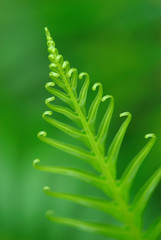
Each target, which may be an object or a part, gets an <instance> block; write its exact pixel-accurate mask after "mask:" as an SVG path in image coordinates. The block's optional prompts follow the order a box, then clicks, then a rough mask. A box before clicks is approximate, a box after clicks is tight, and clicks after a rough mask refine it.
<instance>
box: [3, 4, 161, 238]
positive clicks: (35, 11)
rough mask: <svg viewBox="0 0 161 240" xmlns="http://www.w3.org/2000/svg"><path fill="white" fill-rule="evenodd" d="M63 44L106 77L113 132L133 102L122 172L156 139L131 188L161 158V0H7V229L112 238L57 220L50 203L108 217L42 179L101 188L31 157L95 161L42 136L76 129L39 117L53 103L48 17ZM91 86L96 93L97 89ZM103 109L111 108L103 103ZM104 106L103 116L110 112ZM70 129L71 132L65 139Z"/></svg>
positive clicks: (95, 75)
mask: <svg viewBox="0 0 161 240" xmlns="http://www.w3.org/2000/svg"><path fill="white" fill-rule="evenodd" d="M45 26H47V27H48V28H49V29H50V31H51V33H52V35H53V37H54V40H55V41H56V43H57V47H58V49H59V51H60V52H61V53H62V54H63V55H64V58H65V59H68V60H69V61H70V63H71V66H73V67H76V68H78V70H79V72H81V71H86V72H88V73H89V74H90V77H91V86H92V84H93V83H94V82H96V81H101V82H102V83H103V85H104V93H105V94H112V95H113V96H114V97H115V112H114V115H113V119H112V123H111V130H110V133H109V140H111V139H112V137H113V136H114V134H115V133H116V131H117V129H118V127H119V126H120V124H121V123H122V120H121V119H120V118H119V113H121V112H123V111H130V112H131V113H132V115H133V119H132V122H131V124H130V126H129V128H128V132H127V134H126V137H125V139H124V142H123V145H122V148H121V152H120V157H119V163H118V174H119V176H120V174H121V173H122V171H123V169H124V168H125V166H126V165H127V163H128V162H129V161H130V160H131V159H132V158H133V157H134V156H135V155H136V153H137V152H138V151H139V150H140V149H141V148H142V147H143V146H144V145H145V143H146V140H145V139H144V135H145V134H146V133H150V132H154V133H156V135H157V142H156V144H155V147H154V148H153V150H152V152H151V153H150V154H149V156H148V158H147V159H146V161H145V162H144V164H143V165H142V167H141V169H140V171H139V173H138V175H137V180H136V181H135V185H134V187H133V188H132V194H135V193H136V192H137V190H138V189H139V187H140V186H141V185H142V184H143V182H144V181H145V180H146V179H147V178H148V176H150V175H151V174H152V173H153V171H154V170H155V169H157V167H158V166H160V163H161V157H160V156H161V147H160V146H161V70H160V69H161V2H160V1H159V0H135V1H129V0H123V1H119V0H113V1H109V0H99V1H95V0H77V1H74V0H73V1H71V0H68V1H65V0H53V1H42V0H39V1H31V0H29V1H18V0H14V1H13V0H1V3H0V27H1V37H0V55H1V64H0V68H1V71H0V111H1V112H0V146H1V147H0V189H1V191H0V239H1V240H15V239H16V240H19V239H21V240H27V239H31V240H32V239H33V240H40V239H42V240H43V239H45V240H51V239H61V240H65V239H67V238H69V239H70V240H76V239H77V240H82V239H88V240H98V239H99V240H104V239H105V238H104V237H102V236H98V235H96V236H95V235H92V234H90V233H86V232H81V231H78V230H75V229H72V228H68V227H66V226H60V225H58V224H54V223H52V222H49V221H48V220H47V219H46V218H45V217H44V214H45V211H46V210H48V209H53V210H55V212H56V214H57V215H60V216H69V217H72V216H73V217H75V218H82V219H84V218H85V219H89V220H93V221H102V222H103V221H107V222H108V221H109V219H108V218H107V217H106V216H105V215H104V214H102V213H99V212H96V211H93V210H88V209H86V208H83V207H80V206H77V205H75V204H71V203H69V202H66V201H63V200H58V199H53V198H51V197H48V196H46V195H45V194H44V193H43V191H42V187H43V186H45V185H50V186H51V188H52V189H54V190H56V191H67V192H71V193H80V194H89V193H91V194H93V193H94V194H95V195H99V194H100V193H99V192H98V191H96V190H95V189H93V188H90V186H88V185H85V184H83V183H81V182H79V181H76V180H73V179H67V178H64V177H62V176H57V175H52V174H47V173H42V172H39V171H36V170H35V169H33V167H32V161H33V160H34V159H35V158H37V157H38V158H40V159H41V163H42V164H50V165H52V164H53V165H66V166H67V165H68V166H77V167H78V168H79V167H80V168H88V166H87V165H86V164H84V163H83V162H81V161H80V160H78V159H75V158H74V157H71V156H69V155H67V154H64V153H62V152H60V151H58V150H56V149H54V148H51V147H50V146H47V145H45V144H43V143H41V142H40V141H39V140H38V139H37V138H36V135H37V132H38V131H40V130H46V131H47V132H49V131H50V136H55V137H56V138H63V140H66V139H67V141H68V139H69V138H68V137H66V136H64V135H63V134H62V133H60V132H59V131H57V130H56V129H54V128H51V127H50V126H48V124H47V123H45V122H44V121H43V120H42V119H41V114H42V112H43V111H44V110H46V107H45V104H44V100H45V98H47V97H49V96H50V94H49V93H47V92H46V90H45V89H44V85H45V83H46V82H47V81H49V77H48V73H49V70H48V58H47V48H46V40H45V36H44V27H45ZM92 97H93V95H92V94H91V95H90V98H92ZM102 114H103V112H102ZM102 114H101V116H102ZM64 138H65V139H64ZM160 189H161V184H160V185H159V186H158V188H157V189H156V191H155V193H154V194H153V197H152V198H151V200H150V202H149V204H148V207H147V209H146V212H145V215H144V219H145V226H148V225H149V224H150V223H151V221H152V220H153V219H154V218H155V217H156V216H157V215H158V214H159V213H161V205H160V201H161V191H160Z"/></svg>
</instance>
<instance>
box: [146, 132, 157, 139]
mask: <svg viewBox="0 0 161 240" xmlns="http://www.w3.org/2000/svg"><path fill="white" fill-rule="evenodd" d="M145 138H156V135H155V134H154V133H148V134H146V135H145Z"/></svg>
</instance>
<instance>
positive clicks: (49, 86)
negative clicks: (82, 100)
mask: <svg viewBox="0 0 161 240" xmlns="http://www.w3.org/2000/svg"><path fill="white" fill-rule="evenodd" d="M54 86H55V83H54V82H48V83H46V85H45V88H46V90H47V91H48V92H50V93H51V94H53V95H54V96H56V97H58V98H59V99H61V100H62V101H63V102H65V103H66V104H68V105H69V106H71V107H73V104H72V102H71V100H70V98H69V97H68V96H67V95H66V94H65V93H63V92H61V91H59V90H57V89H55V88H53V87H54Z"/></svg>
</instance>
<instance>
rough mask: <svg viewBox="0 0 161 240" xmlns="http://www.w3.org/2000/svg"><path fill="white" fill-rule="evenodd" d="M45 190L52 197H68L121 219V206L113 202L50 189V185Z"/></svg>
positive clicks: (67, 198)
mask: <svg viewBox="0 0 161 240" xmlns="http://www.w3.org/2000/svg"><path fill="white" fill-rule="evenodd" d="M44 192H45V193H46V194H47V195H49V196H52V197H56V198H62V199H66V200H69V201H72V202H74V203H77V204H80V205H83V206H86V207H91V208H95V209H97V210H101V211H104V212H105V213H108V214H110V215H111V216H114V217H115V218H117V219H118V220H120V216H119V214H118V211H119V207H118V206H117V205H116V204H115V203H113V202H110V201H106V200H104V199H98V198H92V197H85V196H80V195H74V194H69V193H58V192H53V191H51V190H50V187H47V186H46V187H44Z"/></svg>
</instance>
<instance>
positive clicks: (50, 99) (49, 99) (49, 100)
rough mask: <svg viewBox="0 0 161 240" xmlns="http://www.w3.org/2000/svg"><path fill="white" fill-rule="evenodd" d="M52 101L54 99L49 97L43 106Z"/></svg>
mask: <svg viewBox="0 0 161 240" xmlns="http://www.w3.org/2000/svg"><path fill="white" fill-rule="evenodd" d="M54 100H55V97H49V98H47V99H45V104H48V103H50V102H52V101H54Z"/></svg>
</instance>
